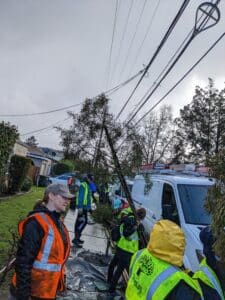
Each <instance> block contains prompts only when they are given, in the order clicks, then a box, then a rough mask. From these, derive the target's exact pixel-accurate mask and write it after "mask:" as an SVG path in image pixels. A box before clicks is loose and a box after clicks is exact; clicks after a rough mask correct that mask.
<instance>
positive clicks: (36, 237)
mask: <svg viewBox="0 0 225 300" xmlns="http://www.w3.org/2000/svg"><path fill="white" fill-rule="evenodd" d="M43 236H44V232H43V230H42V227H41V225H40V224H39V223H38V222H37V221H36V220H35V219H34V218H31V219H29V220H28V221H27V223H26V224H25V225H24V230H23V235H22V237H21V239H20V241H19V244H18V250H17V254H16V263H15V271H16V278H17V281H16V298H17V299H18V300H28V299H29V297H30V283H31V269H32V265H33V262H34V260H35V258H36V257H37V254H38V252H39V249H40V247H41V241H42V238H43Z"/></svg>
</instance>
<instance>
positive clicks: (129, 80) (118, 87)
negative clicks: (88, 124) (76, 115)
mask: <svg viewBox="0 0 225 300" xmlns="http://www.w3.org/2000/svg"><path fill="white" fill-rule="evenodd" d="M143 72H144V69H142V70H140V71H138V72H137V73H136V74H135V75H133V76H132V77H130V78H128V79H127V80H126V81H124V82H122V83H120V84H118V85H116V86H115V87H113V88H111V89H109V90H107V91H105V92H103V93H102V94H105V95H107V94H109V95H111V94H113V93H115V92H116V91H117V90H119V89H120V88H122V87H124V86H125V85H127V84H128V83H129V82H131V81H132V80H134V79H135V78H136V77H138V76H139V75H140V74H141V73H143ZM100 95H101V94H99V95H97V96H95V97H93V98H92V99H95V98H97V97H99V96H100ZM82 104H83V102H80V103H78V104H73V105H70V106H64V107H61V108H56V109H53V110H48V111H44V112H38V113H27V114H7V115H0V117H28V116H37V115H45V114H50V113H54V112H58V111H62V110H66V109H69V108H71V107H76V106H79V105H82Z"/></svg>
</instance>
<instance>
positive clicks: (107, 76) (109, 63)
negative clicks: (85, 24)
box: [106, 0, 118, 87]
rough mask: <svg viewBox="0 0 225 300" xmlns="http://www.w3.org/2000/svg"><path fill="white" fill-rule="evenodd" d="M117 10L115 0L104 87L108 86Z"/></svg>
mask: <svg viewBox="0 0 225 300" xmlns="http://www.w3.org/2000/svg"><path fill="white" fill-rule="evenodd" d="M117 11H118V0H116V7H115V14H114V22H113V33H112V40H111V45H110V52H109V62H108V72H107V74H106V78H107V80H106V87H108V83H109V74H110V69H111V60H112V48H113V42H114V35H115V29H116V20H117Z"/></svg>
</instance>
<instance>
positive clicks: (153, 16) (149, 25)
mask: <svg viewBox="0 0 225 300" xmlns="http://www.w3.org/2000/svg"><path fill="white" fill-rule="evenodd" d="M160 1H161V0H158V2H157V4H156V7H155V9H154V11H153V14H152V17H151V19H150V22H149V24H148V27H147V30H146V32H145V36H144V38H143V40H142V42H141V45H140V47H139V48H138V51H137V54H136V56H135V59H134V61H133V64H131V68H130V70H129V74H131V72H132V70H133V68H134V66H135V64H136V62H137V59H138V56H139V54H140V52H141V50H142V47H143V45H144V42H145V40H146V38H147V36H148V34H149V32H150V29H151V27H152V24H153V22H154V20H155V16H156V13H157V10H158V8H159V4H160Z"/></svg>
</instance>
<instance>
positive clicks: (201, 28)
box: [125, 2, 220, 126]
mask: <svg viewBox="0 0 225 300" xmlns="http://www.w3.org/2000/svg"><path fill="white" fill-rule="evenodd" d="M205 5H211V7H212V8H211V10H210V12H209V14H208V13H206V11H205V14H206V16H207V17H208V16H209V15H210V16H211V13H213V12H214V11H216V13H217V19H215V18H214V17H212V16H211V18H213V19H214V21H215V23H213V24H211V25H208V26H206V27H204V26H205V25H206V24H207V22H205V20H206V18H207V17H206V18H205V19H204V20H203V21H202V22H201V24H200V25H199V26H197V16H198V11H199V10H200V11H202V9H203V7H204V6H205ZM219 19H220V11H219V9H218V8H217V6H216V5H215V4H213V3H207V2H205V3H202V4H200V5H199V7H198V9H197V12H196V21H195V27H194V30H193V32H192V35H191V36H190V38H189V40H188V41H187V42H186V44H185V45H184V47H183V49H182V50H181V51H180V53H179V54H178V56H177V57H176V59H175V60H174V61H173V63H172V65H171V66H170V67H169V69H168V70H167V71H166V73H165V74H164V75H163V77H162V78H161V80H160V81H159V82H158V83H157V84H156V85H155V87H154V89H153V90H152V91H151V93H150V94H149V95H148V96H147V98H146V99H145V101H144V102H143V103H142V104H141V105H140V106H139V108H138V109H137V110H136V112H135V113H134V114H133V116H132V117H131V118H130V119H129V120H128V122H127V123H126V125H125V126H127V125H128V124H129V123H130V122H131V121H132V120H133V119H134V117H135V116H136V115H137V113H138V112H139V111H140V110H141V108H142V107H143V106H144V105H145V103H146V102H147V101H148V100H149V98H150V97H151V96H152V95H153V93H154V92H155V91H156V89H157V88H158V86H159V85H160V84H161V83H162V81H163V80H164V79H165V78H166V76H167V75H168V74H169V73H170V71H171V70H172V69H173V67H174V66H175V64H176V63H177V61H178V60H179V59H180V57H181V56H182V55H183V53H184V52H185V50H186V49H187V47H188V46H189V44H190V43H191V42H192V40H193V39H194V38H195V37H196V36H197V35H198V34H199V33H200V32H202V31H204V30H206V29H208V28H210V27H212V26H214V25H215V24H217V23H218V21H219Z"/></svg>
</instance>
